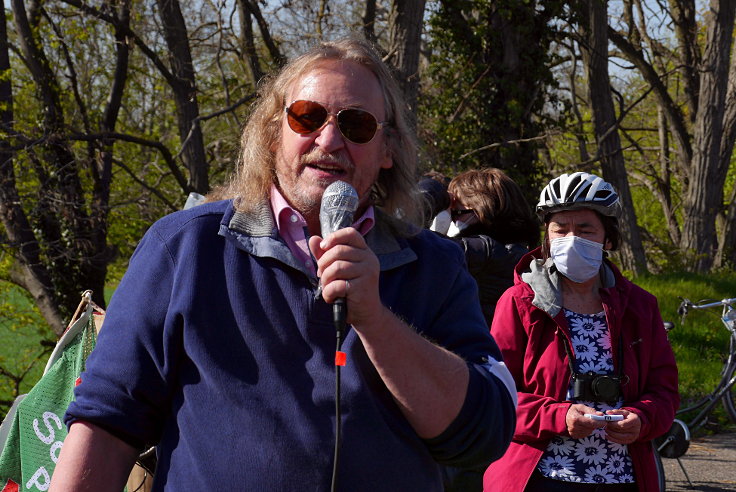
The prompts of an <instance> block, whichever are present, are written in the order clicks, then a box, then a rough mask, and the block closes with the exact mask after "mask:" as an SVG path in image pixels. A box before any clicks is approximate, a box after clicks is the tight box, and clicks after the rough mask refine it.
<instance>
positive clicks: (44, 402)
mask: <svg viewBox="0 0 736 492" xmlns="http://www.w3.org/2000/svg"><path fill="white" fill-rule="evenodd" d="M95 340H96V337H95V325H94V320H93V316H92V306H91V303H90V305H89V306H88V308H87V310H86V311H85V312H84V313H83V314H82V315H81V316H80V317H79V319H78V320H77V321H76V322H75V323H74V324H72V326H70V327H69V329H68V330H67V331H66V333H64V335H63V336H62V338H61V339H60V340H59V343H58V344H57V346H56V348H55V349H54V352H53V353H52V354H51V357H50V359H49V364H48V365H47V366H46V371H45V373H44V375H43V377H42V378H41V380H40V381H39V382H38V383H36V385H35V386H34V387H33V389H31V391H30V392H29V393H28V394H27V395H25V397H24V398H23V399H22V400H21V401H20V403H19V404H18V405H17V407H16V411H15V413H14V414H13V413H12V412H11V413H10V414H8V416H7V417H6V420H7V421H5V422H3V425H2V427H3V428H4V429H5V432H3V433H0V436H2V435H5V434H7V437H6V440H5V442H4V443H3V442H1V441H0V450H1V453H0V492H16V491H19V490H23V491H37V490H38V491H45V490H48V488H49V485H50V484H51V475H52V474H53V472H54V468H55V466H56V462H57V461H58V459H59V452H60V451H61V445H62V442H63V441H64V438H65V437H66V435H67V430H66V426H65V425H64V422H63V419H64V413H65V412H66V409H67V407H68V406H69V403H70V402H71V401H72V399H73V398H74V387H75V386H76V384H77V380H78V378H79V375H80V373H81V372H82V370H83V369H84V361H85V360H86V358H87V356H88V355H89V353H90V352H91V351H92V349H93V348H94V345H95ZM10 419H12V420H10Z"/></svg>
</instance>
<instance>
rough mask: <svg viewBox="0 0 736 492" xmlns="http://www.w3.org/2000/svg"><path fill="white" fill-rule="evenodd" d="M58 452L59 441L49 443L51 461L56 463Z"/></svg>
mask: <svg viewBox="0 0 736 492" xmlns="http://www.w3.org/2000/svg"><path fill="white" fill-rule="evenodd" d="M59 453H61V441H56V442H55V443H54V444H52V445H51V449H49V454H50V455H51V461H53V462H54V463H58V462H59Z"/></svg>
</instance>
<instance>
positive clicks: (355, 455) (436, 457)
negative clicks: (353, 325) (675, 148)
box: [66, 201, 515, 492]
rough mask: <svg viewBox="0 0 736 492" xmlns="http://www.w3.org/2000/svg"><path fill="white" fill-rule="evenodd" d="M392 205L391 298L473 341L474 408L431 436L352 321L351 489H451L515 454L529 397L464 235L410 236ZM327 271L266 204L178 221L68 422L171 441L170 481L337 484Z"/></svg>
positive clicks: (378, 249)
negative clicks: (470, 269) (481, 290)
mask: <svg viewBox="0 0 736 492" xmlns="http://www.w3.org/2000/svg"><path fill="white" fill-rule="evenodd" d="M377 219H378V220H377V223H376V226H375V227H374V228H373V230H372V231H371V232H369V233H368V235H367V236H366V241H367V242H368V244H369V246H370V247H371V248H372V249H373V251H374V252H375V253H376V254H377V256H378V258H379V261H380V263H381V279H380V291H381V298H382V301H383V302H384V304H385V305H386V306H388V307H389V308H390V309H391V310H392V311H393V312H394V313H395V314H396V315H398V316H399V317H401V318H402V319H403V320H404V321H405V322H407V323H408V324H410V325H411V326H413V327H415V329H416V330H417V331H418V332H420V333H422V334H423V335H424V336H426V337H427V338H429V339H430V340H432V341H435V342H436V343H438V344H440V345H442V346H444V347H446V348H447V349H449V350H452V351H454V352H456V353H457V354H459V355H460V356H462V357H463V358H464V359H465V360H466V361H467V362H468V366H469V368H470V373H471V379H470V385H469V389H468V395H467V398H466V401H465V404H464V406H463V409H462V410H461V413H460V415H459V416H458V417H457V418H456V419H455V421H454V422H453V423H452V424H451V425H450V427H449V428H448V429H447V430H446V431H445V432H444V433H443V434H442V435H440V436H438V437H437V438H434V439H431V440H423V439H421V438H419V437H418V436H417V435H416V433H415V432H414V430H413V429H412V427H411V426H410V425H409V423H408V422H407V421H406V419H405V418H404V417H403V415H402V414H401V412H400V410H399V408H398V407H397V405H396V404H395V402H394V401H393V399H392V397H391V395H390V393H389V391H388V390H387V388H386V387H385V385H384V383H383V381H382V380H381V378H380V377H379V375H378V373H377V372H376V370H375V368H374V367H373V365H372V364H371V362H370V360H369V358H368V356H367V355H366V353H365V350H364V348H363V346H362V344H361V342H360V339H359V338H358V337H357V336H356V334H355V333H354V332H352V331H349V332H348V335H347V337H346V340H345V343H344V345H343V350H344V351H345V352H346V353H347V355H348V363H347V366H345V367H344V368H343V373H342V393H343V398H342V402H343V427H342V429H343V441H342V447H341V450H342V452H341V462H340V470H339V484H340V490H344V491H351V492H354V491H371V492H373V491H378V490H380V491H402V492H406V491H422V492H426V491H438V492H439V491H440V490H441V489H442V486H441V473H440V466H439V465H440V464H449V465H478V464H482V463H488V462H490V461H491V460H492V459H495V458H498V457H499V456H501V455H502V454H503V452H504V451H505V449H506V447H507V445H508V442H509V441H510V438H511V435H512V433H513V429H514V425H515V415H514V405H513V402H512V398H511V395H510V394H509V392H508V390H507V388H506V387H505V386H504V384H502V382H501V381H500V380H499V379H498V378H496V377H495V376H494V375H492V374H491V372H490V371H489V370H488V368H489V364H488V361H491V362H492V361H493V359H496V360H501V355H500V353H499V351H498V348H497V346H496V344H495V342H494V341H493V339H492V338H491V336H490V335H489V333H488V330H487V329H486V327H485V322H484V320H483V316H482V314H481V311H480V307H479V305H478V298H477V291H476V287H475V282H474V281H473V279H472V277H471V276H470V275H469V274H468V273H467V271H466V269H465V268H464V259H463V254H462V252H461V251H460V249H459V248H458V247H457V246H456V245H454V244H452V243H451V242H450V241H447V240H444V239H441V238H438V237H436V236H435V235H434V234H431V233H427V232H422V233H420V234H419V235H418V236H415V237H412V238H409V239H400V238H397V237H396V236H394V235H393V234H391V230H390V228H389V226H388V225H387V221H386V220H385V217H384V218H383V219H384V220H382V218H381V215H380V214H378V216H377ZM316 286H317V279H316V278H314V277H313V276H312V275H311V274H309V273H308V272H307V271H306V270H305V269H304V268H303V266H300V265H299V264H298V262H297V261H296V260H295V259H294V258H293V256H292V255H291V253H290V251H289V249H288V247H287V246H286V244H285V243H284V242H283V241H282V240H281V239H280V238H279V237H278V233H277V231H276V229H275V226H274V223H273V217H272V214H271V212H270V208H269V207H268V206H267V205H264V206H262V207H261V208H260V209H259V210H257V211H255V212H253V213H250V214H242V213H236V212H235V211H234V209H233V207H232V204H231V202H229V201H227V202H216V203H212V204H205V205H201V206H198V207H195V208H193V209H190V210H187V211H182V212H177V213H174V214H172V215H170V216H167V217H165V218H163V219H161V220H160V221H158V222H157V223H156V224H154V225H153V226H152V227H151V228H150V230H149V231H148V232H147V233H146V235H145V236H144V238H143V239H142V241H141V243H140V244H139V246H138V248H137V249H136V252H135V254H134V255H133V257H132V258H131V261H130V265H129V268H128V271H127V273H126V274H125V276H124V278H123V280H122V282H121V283H120V285H119V287H118V289H117V290H116V292H115V294H114V296H113V298H112V300H111V302H110V305H109V309H108V311H107V317H106V320H105V326H104V329H103V330H102V331H101V332H100V337H99V339H98V344H97V347H96V348H95V350H94V351H93V352H92V354H91V355H90V357H89V359H88V361H87V368H86V371H85V372H84V373H83V375H82V383H81V384H80V385H79V386H78V387H77V389H76V401H75V402H73V403H72V404H71V406H70V407H69V410H68V413H67V416H66V421H67V423H68V424H69V423H71V422H73V421H74V420H77V419H81V420H86V421H89V422H93V423H96V424H97V425H100V426H101V427H103V428H105V429H108V430H109V431H110V432H112V433H114V434H115V435H117V436H119V437H121V438H123V439H124V440H126V441H127V442H129V443H132V444H134V445H137V446H142V445H143V444H156V443H157V444H158V458H159V461H158V469H157V472H156V478H155V484H154V490H170V491H185V490H213V491H214V490H217V491H226V490H238V491H241V490H242V491H246V490H247V491H261V490H263V491H266V490H268V491H282V490H299V491H315V492H323V491H326V490H329V487H330V479H331V473H332V459H333V441H334V428H335V424H334V418H335V409H334V392H335V380H334V379H335V378H334V351H335V332H334V328H333V326H332V321H331V319H332V318H331V316H332V314H331V313H332V310H331V306H329V305H326V304H325V303H324V301H322V300H321V299H320V298H319V297H316V296H315V292H316ZM437 398H442V395H437Z"/></svg>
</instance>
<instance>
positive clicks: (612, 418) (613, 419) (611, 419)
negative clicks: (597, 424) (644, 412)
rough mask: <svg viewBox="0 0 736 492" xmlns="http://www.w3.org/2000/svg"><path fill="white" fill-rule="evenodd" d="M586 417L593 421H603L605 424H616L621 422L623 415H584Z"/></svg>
mask: <svg viewBox="0 0 736 492" xmlns="http://www.w3.org/2000/svg"><path fill="white" fill-rule="evenodd" d="M585 416H586V417H588V418H589V419H593V420H605V421H607V422H618V421H619V420H623V419H624V416H623V415H595V414H593V413H586V414H585Z"/></svg>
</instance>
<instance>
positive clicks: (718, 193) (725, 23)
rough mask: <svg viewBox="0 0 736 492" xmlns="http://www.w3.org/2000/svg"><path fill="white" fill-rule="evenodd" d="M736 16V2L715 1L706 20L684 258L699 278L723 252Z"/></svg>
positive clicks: (687, 201) (686, 205) (686, 212)
mask: <svg viewBox="0 0 736 492" xmlns="http://www.w3.org/2000/svg"><path fill="white" fill-rule="evenodd" d="M735 10H736V1H734V0H721V1H718V0H712V1H711V3H710V9H709V11H710V15H709V16H708V19H707V38H706V45H705V52H704V54H703V62H702V66H701V76H700V94H699V98H698V99H699V102H698V114H697V116H696V118H695V134H694V138H693V160H692V166H691V172H690V176H689V178H690V179H689V181H688V183H687V191H686V194H685V201H684V207H685V220H684V222H683V231H682V245H681V249H682V250H683V251H684V252H685V254H686V255H688V256H691V258H692V259H691V260H690V261H689V264H688V267H689V268H690V269H692V270H694V271H697V272H705V271H708V270H709V269H710V268H711V266H712V265H713V258H714V256H715V254H716V249H717V246H718V241H717V238H716V217H717V216H718V214H719V213H720V212H721V209H722V207H723V185H724V183H725V179H726V172H725V170H724V169H723V166H721V162H720V159H719V158H720V150H721V139H722V137H723V124H724V122H723V119H724V113H725V104H726V92H727V91H726V88H727V85H728V69H729V55H730V47H731V41H732V34H733V27H734V11H735Z"/></svg>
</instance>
